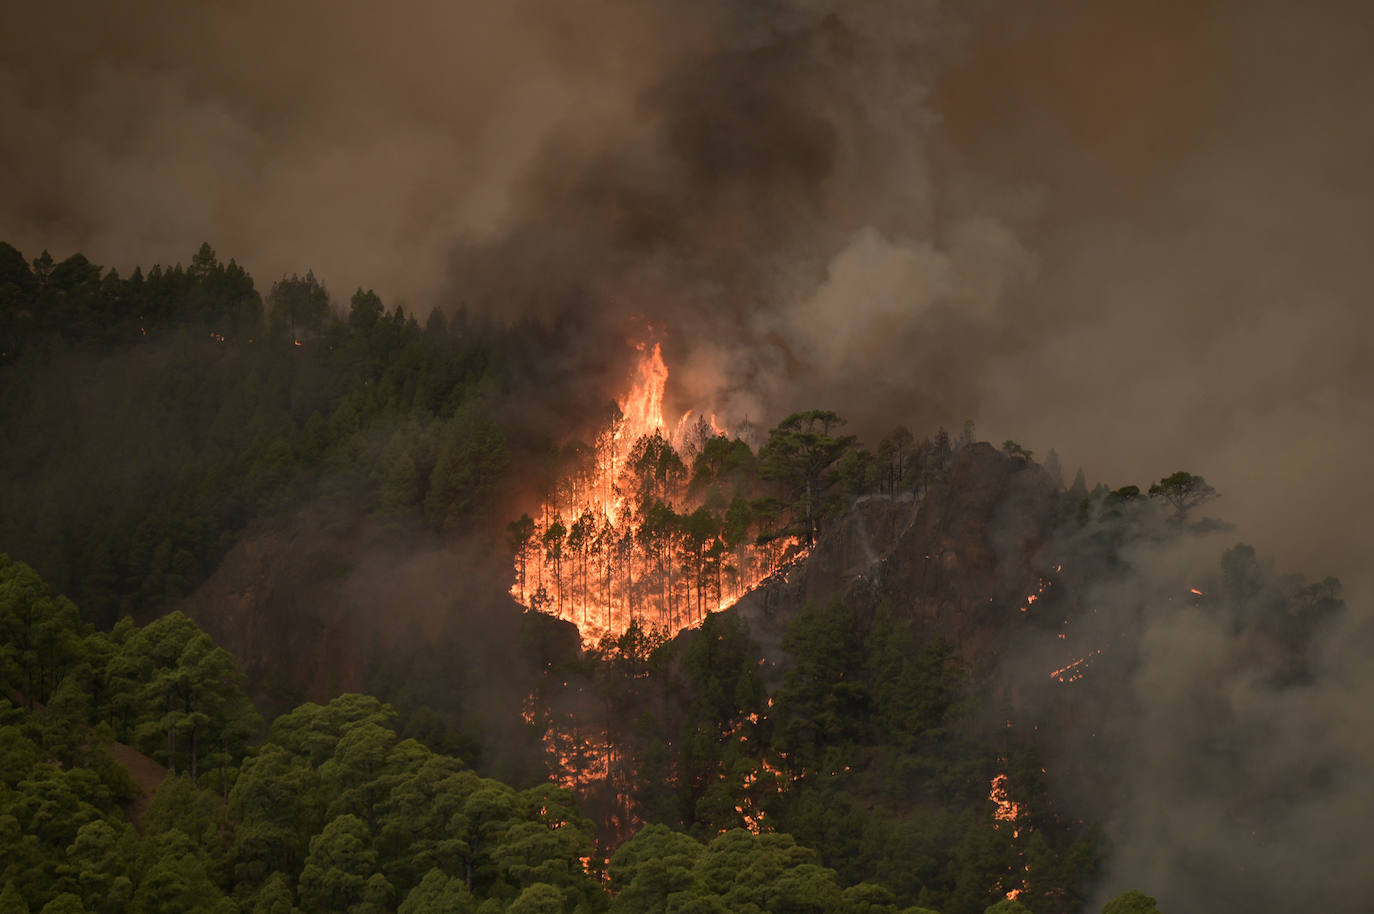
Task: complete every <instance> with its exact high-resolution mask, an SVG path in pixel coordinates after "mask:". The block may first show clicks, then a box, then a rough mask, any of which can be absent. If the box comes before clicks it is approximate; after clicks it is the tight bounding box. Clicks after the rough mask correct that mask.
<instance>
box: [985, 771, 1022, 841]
mask: <svg viewBox="0 0 1374 914" xmlns="http://www.w3.org/2000/svg"><path fill="white" fill-rule="evenodd" d="M989 786H990V788H991V789H990V790H989V792H988V799H989V800H991V801H992V802H993V803H994V804H996V806H997V808H996V809H995V810H993V813H992V818H993V819H994V820H996V821H998V822H1009V823H1011V824H1012V825H1013V826H1015V825H1016V820H1017V818H1019V817H1020V815H1021V804H1020V803H1016V802H1014V801H1013V800H1011V799H1009V798H1008V797H1007V776H1006V775H1005V774H999V775H997V777H995V778H993V779H992V783H991V784H990V785H989ZM1020 834H1021V833H1020V831H1019V830H1016V829H1015V828H1013V830H1012V837H1013V838H1015V837H1019V836H1020Z"/></svg>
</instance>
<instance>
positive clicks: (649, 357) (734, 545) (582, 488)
mask: <svg viewBox="0 0 1374 914" xmlns="http://www.w3.org/2000/svg"><path fill="white" fill-rule="evenodd" d="M637 348H638V350H639V353H640V358H639V361H638V363H637V365H636V367H635V370H634V372H633V374H632V376H631V378H630V383H629V390H628V391H627V392H626V393H625V395H624V396H622V397H620V398H618V399H617V400H616V404H615V407H616V408H615V409H614V410H612V411H611V415H610V416H609V417H608V419H607V422H606V424H605V425H604V427H603V428H602V429H601V430H600V432H599V433H598V434H597V436H596V439H595V441H594V443H593V444H592V445H591V446H590V447H582V448H580V449H579V451H578V453H577V454H576V458H575V459H574V460H572V461H571V464H572V466H571V468H570V469H569V470H568V471H567V472H566V473H565V474H564V475H563V477H562V478H561V479H560V480H559V481H558V483H557V485H556V486H555V487H554V490H553V491H552V492H550V493H548V495H547V497H546V499H545V501H544V502H543V504H541V505H540V508H539V511H538V512H537V515H536V516H535V517H533V518H532V517H530V516H528V515H526V516H525V517H524V518H522V519H521V520H520V521H517V522H516V523H514V524H512V525H511V546H512V550H513V552H514V555H515V560H516V562H515V564H516V568H515V570H516V580H515V584H514V585H513V586H512V587H511V595H512V596H514V597H515V598H516V599H517V600H519V601H520V602H521V603H522V604H523V605H525V606H527V607H529V608H530V609H535V610H539V611H541V612H545V613H549V614H551V615H554V616H558V617H559V618H562V619H566V620H568V621H570V622H572V623H574V624H575V625H577V627H578V629H579V630H580V632H581V635H582V641H583V644H584V645H586V646H589V647H590V646H594V645H596V644H598V643H599V642H600V640H601V639H602V638H603V637H605V636H608V635H609V636H612V637H615V636H618V635H620V634H622V633H623V632H624V631H625V630H626V629H628V628H629V626H630V624H631V623H632V622H637V623H638V624H639V625H640V626H641V627H643V628H646V629H653V630H658V631H660V632H663V633H666V634H673V633H675V632H677V631H680V630H681V629H684V628H689V627H693V626H695V625H698V624H700V622H701V620H702V619H704V618H705V616H706V614H707V613H709V612H711V611H714V610H719V609H724V608H725V607H727V606H729V605H731V604H733V603H734V602H735V601H736V600H737V599H739V597H740V596H742V595H743V594H744V593H745V592H746V591H748V590H750V589H751V588H753V587H754V586H756V585H757V584H758V583H759V582H761V581H762V580H763V579H764V578H765V577H767V576H768V575H769V574H771V573H773V572H774V571H776V570H777V568H778V567H779V564H780V562H781V561H782V559H783V558H784V557H785V556H793V555H795V554H796V553H797V552H798V546H797V544H796V540H795V539H794V538H792V537H770V538H767V541H766V543H764V544H763V545H757V544H756V543H757V537H754V536H748V535H746V534H748V533H753V532H755V531H754V530H752V529H750V528H749V526H748V525H747V524H741V523H734V524H733V525H731V524H729V523H727V510H726V507H725V505H724V504H723V503H721V502H720V499H719V498H717V500H716V501H715V502H712V500H711V498H709V497H708V496H707V495H704V494H703V493H702V492H701V491H699V488H700V487H689V485H688V482H689V481H690V480H691V479H692V470H693V462H694V460H695V458H696V457H697V455H699V454H701V453H702V452H703V450H704V449H705V448H706V447H707V444H708V442H710V441H711V440H712V439H721V441H722V442H724V441H728V437H727V436H726V435H725V432H724V430H723V429H722V428H721V427H720V425H719V424H718V423H717V421H716V417H715V416H713V415H712V416H710V417H709V418H707V414H702V413H696V412H694V411H691V410H689V411H687V412H686V413H685V414H684V415H683V416H682V417H681V418H680V419H679V420H678V421H677V423H676V424H674V425H670V424H669V423H668V422H667V421H665V419H664V416H663V398H664V392H665V390H666V389H667V383H668V367H667V365H666V364H665V363H664V361H663V352H662V350H661V348H660V347H659V345H658V344H657V343H655V344H653V345H652V346H650V345H648V344H641V345H639V346H638V347H637ZM751 523H752V522H751Z"/></svg>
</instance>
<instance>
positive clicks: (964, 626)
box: [736, 443, 1066, 666]
mask: <svg viewBox="0 0 1374 914" xmlns="http://www.w3.org/2000/svg"><path fill="white" fill-rule="evenodd" d="M1065 510H1066V506H1065V500H1064V498H1063V496H1062V495H1061V494H1060V493H1059V492H1058V488H1057V486H1056V485H1055V483H1054V482H1053V481H1052V480H1051V479H1050V477H1049V475H1048V474H1046V473H1045V471H1044V470H1043V469H1042V468H1040V467H1039V466H1037V465H1036V464H1033V463H1028V462H1025V461H1022V460H1017V459H1014V458H1011V457H1008V456H1006V455H1005V454H1002V453H1000V452H999V451H997V450H995V449H994V448H993V447H992V446H991V445H988V444H986V443H978V444H973V445H970V446H968V447H965V448H962V449H960V450H959V451H957V452H956V453H955V455H954V457H953V459H952V462H951V464H950V466H949V467H948V469H947V471H946V473H945V475H944V477H943V478H942V479H941V480H939V481H938V482H936V483H934V484H932V485H931V486H930V488H929V490H928V491H926V492H925V493H924V495H923V496H921V497H919V498H917V497H914V496H913V495H912V493H901V494H899V495H897V496H895V497H888V496H867V497H864V498H862V499H860V500H859V501H858V502H857V503H856V504H855V505H854V506H853V507H852V508H851V509H850V510H849V511H848V512H847V513H846V514H845V515H844V516H842V517H840V518H838V519H837V520H836V521H835V522H834V523H833V525H832V526H831V527H830V529H828V530H826V531H825V533H824V534H823V536H822V537H821V539H820V540H819V541H818V542H817V544H816V547H815V549H814V550H813V551H812V553H811V555H810V556H808V557H807V559H806V560H805V561H803V562H800V563H797V564H795V565H794V566H792V567H790V568H788V569H786V570H784V571H783V572H781V573H780V574H779V575H777V576H775V578H774V579H772V580H770V581H769V582H768V583H766V584H765V585H764V586H763V587H760V588H759V589H757V590H755V591H754V592H752V593H750V594H748V595H747V596H746V597H745V598H744V599H742V600H741V601H740V602H739V603H738V604H737V609H736V611H737V612H739V613H740V614H741V615H742V616H743V617H744V618H745V620H746V621H747V622H748V624H749V627H750V631H751V633H752V634H753V636H754V637H755V638H756V639H757V640H758V641H759V643H760V645H761V646H763V648H764V651H765V653H767V654H769V655H770V656H776V655H777V653H779V652H780V645H781V637H782V631H783V629H784V628H785V627H786V624H787V622H788V621H789V620H790V619H791V618H792V617H793V615H795V613H796V611H797V610H799V609H800V608H801V607H803V606H805V605H806V604H807V603H808V602H812V601H820V600H828V599H831V598H832V597H840V598H842V599H843V600H844V601H845V604H846V605H847V606H849V607H850V609H851V610H852V611H853V612H854V614H855V621H856V624H859V625H863V624H865V622H866V620H867V618H868V617H870V616H871V614H872V612H873V610H874V609H875V608H876V607H877V606H878V604H879V603H880V602H886V603H887V605H888V606H889V608H890V609H891V610H892V611H893V612H894V613H895V614H896V615H897V616H898V617H904V618H907V619H910V620H911V621H912V622H913V623H914V624H916V625H917V626H919V628H920V629H921V630H923V631H926V632H928V633H930V634H931V635H936V634H938V635H940V636H942V637H944V638H946V639H947V640H949V641H950V642H951V643H952V644H953V645H954V646H955V648H956V650H957V651H958V652H959V653H960V655H961V656H962V657H963V659H964V660H965V661H966V662H968V663H970V664H973V665H975V666H976V665H982V664H983V663H984V662H985V661H992V660H994V659H995V658H996V655H997V654H998V652H999V651H1000V650H1001V649H1002V648H1003V647H1004V646H1005V643H1006V641H1007V638H1008V637H1009V636H1010V633H1011V632H1012V630H1013V629H1014V628H1015V627H1017V626H1021V625H1024V624H1025V614H1024V613H1022V612H1021V611H1020V610H1021V607H1023V606H1025V605H1026V600H1027V597H1028V596H1029V595H1031V594H1035V595H1037V597H1039V596H1040V595H1041V592H1042V585H1043V582H1044V581H1045V580H1046V579H1048V578H1049V577H1050V576H1051V574H1052V573H1053V569H1054V567H1055V565H1056V564H1057V562H1055V561H1054V557H1053V556H1050V555H1047V554H1046V548H1045V547H1046V544H1047V543H1048V542H1050V541H1051V539H1052V537H1053V536H1054V531H1055V528H1056V526H1057V525H1058V524H1059V523H1060V521H1061V520H1062V519H1063V516H1064V512H1065Z"/></svg>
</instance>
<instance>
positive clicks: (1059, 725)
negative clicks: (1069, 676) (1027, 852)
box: [1002, 522, 1374, 912]
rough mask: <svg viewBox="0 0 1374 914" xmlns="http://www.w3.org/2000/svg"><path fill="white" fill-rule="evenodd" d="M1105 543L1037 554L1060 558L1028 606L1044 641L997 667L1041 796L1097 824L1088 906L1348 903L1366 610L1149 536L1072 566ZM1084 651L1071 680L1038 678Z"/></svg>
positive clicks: (1202, 539) (1353, 898)
mask: <svg viewBox="0 0 1374 914" xmlns="http://www.w3.org/2000/svg"><path fill="white" fill-rule="evenodd" d="M1075 526H1076V525H1075ZM1108 526H1110V523H1109V524H1108ZM1147 529H1148V522H1147ZM1103 532H1105V531H1104V529H1100V528H1098V527H1096V526H1095V525H1089V527H1088V528H1086V529H1084V530H1081V531H1077V530H1076V531H1075V532H1074V533H1072V534H1070V535H1069V537H1068V538H1067V539H1061V540H1057V541H1055V542H1052V543H1051V544H1050V545H1049V546H1047V548H1046V552H1045V554H1046V555H1052V556H1054V557H1055V560H1056V561H1057V560H1061V559H1062V560H1063V561H1064V562H1065V563H1066V565H1065V568H1066V573H1065V574H1064V575H1062V576H1057V575H1056V576H1055V578H1056V582H1055V584H1054V585H1052V586H1051V587H1050V589H1049V592H1048V593H1049V596H1048V605H1045V604H1041V603H1037V604H1035V606H1033V607H1032V609H1031V610H1030V613H1031V614H1032V616H1034V615H1035V614H1037V613H1040V614H1042V624H1044V625H1047V626H1048V627H1046V628H1044V629H1042V630H1040V631H1038V632H1035V633H1027V634H1023V635H1022V636H1019V637H1018V638H1017V639H1016V644H1015V649H1014V650H1013V651H1012V652H1011V653H1009V655H1008V657H1007V658H1006V659H1005V660H1004V662H1003V665H1002V674H1003V675H1004V676H1005V677H1006V679H1005V682H1006V683H1007V684H1008V686H1009V688H1010V690H1011V691H1010V692H1009V694H1010V695H1012V696H1014V698H1013V701H1014V703H1015V705H1016V709H1017V710H1016V720H1017V722H1018V725H1019V726H1022V727H1023V728H1024V729H1025V730H1027V731H1030V729H1031V727H1030V724H1032V723H1036V725H1037V726H1036V731H1035V732H1036V739H1037V741H1038V745H1039V748H1040V751H1041V752H1042V753H1043V757H1044V758H1045V759H1046V765H1047V769H1048V772H1049V773H1048V775H1047V777H1048V778H1049V781H1050V784H1051V786H1052V792H1053V793H1054V794H1055V796H1056V797H1057V798H1058V799H1059V800H1060V801H1062V802H1065V803H1066V805H1067V808H1068V809H1069V810H1072V811H1073V812H1074V813H1075V814H1076V815H1078V816H1083V817H1087V818H1090V819H1091V820H1093V821H1097V822H1100V823H1102V824H1103V826H1104V828H1105V832H1106V836H1107V838H1108V841H1109V843H1110V854H1109V857H1108V870H1107V873H1106V874H1105V879H1104V881H1103V884H1102V886H1101V887H1100V890H1099V892H1098V897H1097V898H1096V900H1095V901H1094V902H1093V903H1090V904H1089V907H1088V909H1089V910H1097V909H1098V908H1099V907H1100V906H1101V905H1102V904H1104V903H1105V902H1106V901H1107V900H1109V899H1110V898H1112V897H1114V896H1115V895H1116V894H1118V893H1120V892H1122V891H1125V890H1127V889H1130V888H1143V889H1145V890H1146V891H1147V892H1148V893H1149V894H1151V895H1154V896H1156V897H1158V898H1159V899H1160V905H1161V908H1162V909H1163V910H1167V911H1179V912H1191V911H1197V912H1205V911H1217V910H1254V911H1291V910H1295V909H1299V908H1302V907H1304V906H1308V905H1314V904H1315V905H1318V906H1321V907H1326V908H1330V909H1333V910H1353V909H1356V908H1358V907H1360V906H1361V904H1362V903H1363V899H1365V898H1367V897H1368V895H1369V893H1370V891H1374V879H1372V878H1371V876H1370V874H1369V872H1368V868H1367V867H1365V866H1363V864H1362V859H1361V856H1360V855H1361V854H1362V850H1361V848H1362V842H1361V839H1360V835H1361V834H1363V832H1364V831H1365V829H1366V823H1367V820H1368V817H1369V814H1370V812H1371V810H1374V787H1371V785H1370V783H1369V780H1368V778H1367V777H1366V776H1365V774H1364V770H1363V763H1362V761H1361V760H1362V759H1364V758H1367V757H1368V754H1369V752H1370V750H1371V749H1374V745H1372V744H1371V737H1370V734H1369V729H1368V727H1366V726H1364V724H1363V720H1364V718H1365V717H1366V714H1367V711H1366V709H1367V707H1368V702H1369V696H1370V695H1371V694H1374V693H1371V689H1374V679H1371V677H1370V675H1369V673H1368V670H1367V666H1368V664H1367V663H1365V662H1364V659H1363V658H1365V657H1367V656H1368V652H1369V650H1370V649H1372V648H1374V628H1372V627H1371V626H1370V619H1371V614H1370V611H1369V610H1370V607H1369V605H1368V603H1367V601H1364V602H1361V600H1362V598H1360V599H1357V600H1356V601H1352V602H1351V604H1350V605H1348V606H1346V607H1344V608H1343V609H1341V608H1338V604H1337V603H1336V602H1335V599H1334V597H1335V595H1336V594H1335V591H1333V590H1331V589H1330V587H1329V585H1327V584H1319V585H1308V584H1305V583H1304V582H1302V581H1301V580H1300V578H1299V577H1296V576H1289V575H1284V574H1281V573H1278V571H1277V570H1276V569H1275V567H1274V566H1273V564H1272V563H1271V562H1269V561H1267V560H1265V559H1264V558H1262V557H1261V558H1259V559H1258V560H1252V559H1251V558H1249V557H1247V556H1246V555H1245V553H1244V550H1240V552H1239V554H1237V553H1231V554H1230V555H1229V557H1223V556H1224V555H1225V553H1224V550H1226V548H1227V546H1229V545H1230V544H1231V543H1233V542H1234V539H1233V534H1229V533H1221V534H1211V535H1205V536H1204V535H1198V534H1189V535H1185V536H1183V537H1174V536H1172V535H1170V536H1160V535H1159V533H1160V532H1161V531H1156V532H1155V533H1153V534H1147V535H1146V536H1143V537H1140V538H1139V539H1137V540H1135V541H1134V542H1132V543H1129V544H1127V545H1126V546H1125V547H1124V548H1123V549H1122V551H1121V556H1120V558H1121V562H1120V564H1119V566H1118V567H1117V569H1116V572H1115V573H1114V574H1104V573H1102V572H1101V571H1100V570H1098V571H1096V572H1091V571H1090V572H1086V573H1085V572H1083V571H1081V570H1077V569H1075V568H1074V562H1075V560H1078V561H1082V560H1084V556H1086V555H1088V554H1090V553H1091V552H1092V551H1093V547H1092V546H1090V545H1089V543H1090V542H1091V541H1094V540H1096V541H1098V542H1100V537H1101V535H1102V533H1103ZM1065 587H1067V588H1068V590H1067V591H1065V593H1069V594H1072V595H1071V596H1070V597H1069V599H1068V601H1067V603H1066V602H1065V601H1064V599H1063V597H1064V593H1061V592H1060V591H1061V589H1062V588H1065ZM1057 601H1058V602H1057ZM1061 617H1063V618H1064V619H1065V624H1063V625H1062V626H1061V625H1059V620H1060V618H1061ZM1080 656H1086V657H1087V658H1088V660H1087V662H1086V663H1085V664H1082V665H1081V667H1079V668H1075V671H1076V672H1079V671H1081V672H1082V677H1081V679H1077V680H1069V681H1060V680H1058V679H1055V678H1054V677H1052V676H1047V673H1048V672H1049V671H1050V670H1056V669H1059V668H1061V667H1063V666H1064V665H1065V664H1066V663H1067V662H1068V659H1066V658H1069V659H1076V658H1077V657H1080Z"/></svg>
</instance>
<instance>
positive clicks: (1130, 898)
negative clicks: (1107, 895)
mask: <svg viewBox="0 0 1374 914" xmlns="http://www.w3.org/2000/svg"><path fill="white" fill-rule="evenodd" d="M1102 914H1160V911H1159V903H1158V902H1157V901H1155V900H1154V899H1153V898H1151V897H1150V896H1149V895H1146V894H1145V893H1144V892H1142V891H1140V890H1139V889H1131V890H1130V891H1128V892H1122V893H1121V894H1120V895H1118V896H1116V897H1115V898H1113V899H1112V900H1111V901H1109V902H1107V904H1106V905H1104V906H1103V908H1102Z"/></svg>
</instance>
